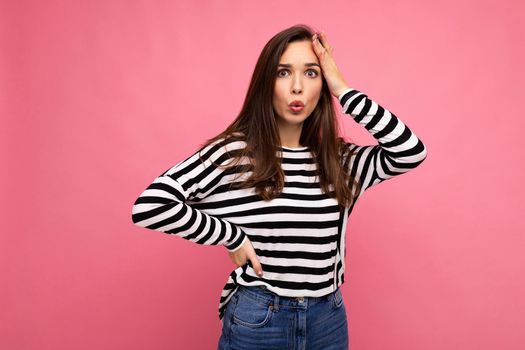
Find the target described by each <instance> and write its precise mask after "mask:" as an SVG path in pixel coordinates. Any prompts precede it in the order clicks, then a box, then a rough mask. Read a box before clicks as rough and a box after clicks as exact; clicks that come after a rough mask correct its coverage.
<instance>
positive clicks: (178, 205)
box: [131, 140, 247, 252]
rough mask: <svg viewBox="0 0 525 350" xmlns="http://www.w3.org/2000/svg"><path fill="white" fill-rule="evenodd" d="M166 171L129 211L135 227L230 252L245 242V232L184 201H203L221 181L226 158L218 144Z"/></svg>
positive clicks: (223, 149)
mask: <svg viewBox="0 0 525 350" xmlns="http://www.w3.org/2000/svg"><path fill="white" fill-rule="evenodd" d="M201 156H202V158H203V160H204V162H201V161H200V159H199V152H198V151H197V152H195V153H194V154H193V155H191V156H190V157H188V158H186V159H185V160H183V161H181V162H179V163H178V164H176V165H174V166H173V167H171V168H170V169H168V170H166V171H165V172H164V173H162V174H161V175H160V176H158V177H157V178H155V179H154V180H153V182H152V183H151V184H150V185H149V186H148V187H147V188H146V189H145V190H144V191H143V192H142V194H141V195H140V196H139V197H138V198H137V200H136V201H135V203H134V204H133V207H132V216H131V218H132V221H133V223H134V224H135V225H137V226H140V227H144V228H147V229H150V230H155V231H160V232H164V233H167V234H174V235H177V236H179V237H181V238H184V239H187V240H189V241H192V242H194V243H197V244H202V245H224V246H225V247H226V249H228V251H230V252H235V251H237V250H238V249H240V248H241V246H242V245H243V243H244V242H245V240H246V239H247V236H246V234H245V233H244V231H243V230H242V229H241V228H239V227H238V226H236V225H235V224H232V223H230V222H228V221H226V220H224V219H221V218H217V217H215V216H212V215H209V214H207V213H205V212H203V211H200V210H198V209H195V208H193V207H192V206H191V205H189V204H187V203H186V201H188V200H193V199H196V198H199V199H202V198H204V197H206V195H207V194H208V193H210V192H211V191H212V189H213V186H214V184H217V182H218V180H219V179H220V177H221V173H222V171H223V170H222V168H218V166H217V165H215V164H213V163H212V160H213V161H214V162H215V163H217V164H221V163H222V162H224V161H226V160H227V159H228V158H229V156H228V153H227V152H226V150H225V148H224V141H223V140H219V141H216V142H214V143H212V144H211V145H209V146H207V147H205V148H203V149H201Z"/></svg>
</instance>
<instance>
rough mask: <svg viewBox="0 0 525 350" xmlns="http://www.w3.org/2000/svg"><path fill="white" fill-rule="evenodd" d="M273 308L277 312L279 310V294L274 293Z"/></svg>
mask: <svg viewBox="0 0 525 350" xmlns="http://www.w3.org/2000/svg"><path fill="white" fill-rule="evenodd" d="M273 309H274V310H275V311H276V312H277V311H279V295H278V294H277V293H275V297H274V298H273Z"/></svg>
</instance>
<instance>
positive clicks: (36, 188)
mask: <svg viewBox="0 0 525 350" xmlns="http://www.w3.org/2000/svg"><path fill="white" fill-rule="evenodd" d="M524 10H525V9H524V6H523V4H522V2H519V1H517V0H516V1H508V0H507V1H496V0H493V1H479V0H470V1H466V0H464V1H457V0H456V1H450V0H449V1H417V0H411V1H408V0H405V1H348V0H345V1H331V2H320V1H305V0H301V1H296V2H295V1H294V2H292V1H289V2H283V1H264V2H263V1H259V2H255V1H145V0H143V1H87V0H83V1H74V2H71V1H8V0H5V1H2V2H1V5H0V40H1V47H0V50H1V51H0V52H1V56H0V58H1V61H0V63H1V64H0V69H1V70H0V88H1V91H0V107H1V109H0V113H1V117H2V119H1V120H2V126H1V128H0V140H1V146H2V147H1V151H0V156H1V157H2V158H1V164H2V168H3V171H2V172H1V175H0V176H1V180H2V190H3V193H4V195H3V196H2V197H3V201H2V204H1V208H0V209H1V212H2V215H1V216H0V217H1V221H2V222H1V232H2V233H1V241H0V243H1V245H0V273H1V275H0V277H1V282H0V285H1V287H0V348H2V349H54V350H61V349H76V350H82V349H126V350H134V349H157V350H161V349H214V348H215V347H216V344H217V341H218V338H219V333H220V322H219V319H218V316H217V306H218V300H219V296H220V294H219V293H220V290H221V288H222V286H223V285H224V283H225V282H226V279H227V276H228V274H229V273H230V272H231V270H233V269H234V265H233V263H232V262H231V261H230V260H229V258H228V254H227V251H226V250H225V248H224V247H217V246H213V247H209V246H200V245H197V244H194V243H191V242H188V241H185V240H183V239H181V238H179V237H175V236H169V235H166V234H163V233H159V232H154V231H148V230H145V229H142V228H139V227H137V226H134V225H133V224H132V222H131V206H132V204H133V202H134V200H135V199H136V197H138V195H139V194H140V193H141V192H142V191H143V190H144V189H145V187H146V186H147V185H148V184H149V183H150V182H151V181H152V180H153V179H154V178H155V177H156V176H157V175H159V174H160V173H161V172H163V171H164V170H165V169H167V168H168V167H170V166H172V165H174V164H175V163H176V162H178V161H179V160H181V159H183V158H184V157H186V156H188V155H190V154H191V153H192V152H194V151H195V150H196V149H197V147H198V146H199V144H200V143H201V142H203V141H204V140H205V139H206V138H209V137H211V136H214V135H215V134H217V133H218V132H220V131H222V130H223V129H224V128H225V127H226V126H227V124H228V123H229V122H231V121H232V120H233V119H234V117H235V116H236V115H237V113H238V112H239V110H240V107H241V104H242V102H243V98H244V96H245V93H246V88H247V86H248V82H249V79H250V77H251V73H252V70H253V68H254V65H255V61H256V59H257V57H258V55H259V53H260V51H261V49H262V47H263V46H264V44H265V43H266V42H267V40H268V39H270V37H271V36H272V35H274V34H275V33H277V32H278V31H280V30H282V29H284V28H286V27H289V26H291V25H293V24H297V23H306V24H309V25H312V26H313V27H314V29H317V30H325V31H326V33H327V35H328V39H329V40H330V44H331V45H332V46H333V47H334V57H335V60H336V62H337V63H338V66H339V68H340V70H341V71H342V72H343V74H344V76H345V78H346V80H347V81H348V82H349V84H350V85H351V86H353V87H355V88H356V89H358V90H361V91H363V92H365V93H367V94H368V95H369V97H371V98H373V99H374V100H376V101H377V102H378V103H380V104H382V105H384V106H385V107H387V108H388V109H390V110H391V111H392V112H394V113H395V114H396V115H397V116H398V117H400V118H401V119H402V120H403V121H404V122H405V123H406V124H407V125H409V126H410V127H411V128H412V129H413V130H414V132H416V133H417V134H418V136H420V137H421V139H422V140H423V141H424V142H425V144H426V145H427V147H428V152H429V153H428V158H427V160H426V161H425V163H423V164H422V165H421V167H419V168H417V169H415V170H414V171H412V172H410V173H408V174H405V175H401V176H400V177H398V178H396V179H393V180H389V181H388V182H385V183H383V184H380V185H377V186H376V187H375V188H374V189H372V190H370V192H367V193H366V194H365V196H363V197H362V198H361V199H360V201H359V202H358V203H357V205H356V208H355V210H354V212H353V214H352V216H351V218H350V221H349V225H348V231H347V254H348V256H347V271H346V281H345V284H344V285H343V287H342V291H343V295H344V298H345V303H346V308H347V313H348V321H349V331H350V343H351V348H352V349H354V350H362V349H404V350H408V349H427V350H431V349H476V350H484V349H523V348H525V323H524V322H523V315H525V301H524V296H525V254H524V248H525V239H524V232H525V225H524V219H523V217H524V216H523V208H524V205H523V199H522V196H523V195H524V192H525V191H524V186H523V179H524V175H525V174H524V167H525V162H524V160H525V159H524V157H523V148H524V146H525V143H524V142H523V141H522V137H523V129H524V127H525V122H524V120H525V117H524V115H523V108H522V102H523V83H524V79H523V78H524V74H523V73H524V70H523V62H524V61H525V57H524V52H523V41H522V40H523V37H524V34H525V33H524V27H523V24H522V23H523V22H522V21H521V19H522V18H521V15H522V14H523V13H524ZM520 21H521V23H520ZM341 125H342V127H343V130H344V132H345V135H346V136H347V137H350V138H352V139H353V140H355V141H356V142H358V143H361V144H375V143H376V142H375V140H374V139H373V138H372V137H371V136H370V135H369V134H368V133H367V132H366V130H365V129H364V128H362V127H360V126H359V125H357V124H356V123H355V122H354V121H353V120H351V119H350V118H349V117H348V116H344V115H342V116H341ZM6 192H7V196H6V195H5V193H6Z"/></svg>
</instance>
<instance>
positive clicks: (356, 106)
mask: <svg viewBox="0 0 525 350" xmlns="http://www.w3.org/2000/svg"><path fill="white" fill-rule="evenodd" d="M338 99H339V102H340V103H341V106H342V107H343V112H344V113H346V114H350V115H351V116H352V118H353V119H354V120H355V121H356V122H358V123H359V124H360V125H362V126H363V127H365V128H366V130H368V132H369V133H370V134H371V135H372V136H373V137H374V138H375V139H377V141H378V143H379V144H378V145H369V146H357V145H352V147H353V149H352V153H353V154H354V155H353V160H352V161H351V163H352V164H351V166H352V167H355V168H356V169H359V173H360V182H361V183H362V184H363V189H362V192H363V191H364V190H366V189H368V188H370V187H372V186H373V185H376V184H378V183H381V182H383V181H384V180H386V179H390V178H392V177H394V176H396V175H400V174H403V173H406V172H408V171H410V170H411V169H414V168H415V167H416V166H418V165H419V164H421V163H422V162H423V161H424V160H425V159H426V157H427V148H426V146H425V144H424V143H423V142H422V141H421V139H420V138H419V137H418V136H417V135H416V134H415V133H414V132H413V131H412V130H410V128H409V127H408V126H406V125H405V123H403V121H401V119H399V118H397V117H396V116H395V115H394V114H393V113H392V112H390V111H389V110H388V109H386V108H384V107H381V106H380V105H379V104H377V103H376V102H375V101H373V100H372V99H370V98H368V96H367V95H365V94H364V93H362V92H361V91H358V90H356V89H353V88H347V89H346V90H344V91H343V92H342V93H341V94H340V95H339V96H338Z"/></svg>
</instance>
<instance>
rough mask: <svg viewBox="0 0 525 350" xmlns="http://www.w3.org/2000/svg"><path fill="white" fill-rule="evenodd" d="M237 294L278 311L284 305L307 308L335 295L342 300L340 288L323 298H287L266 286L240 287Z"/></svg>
mask: <svg viewBox="0 0 525 350" xmlns="http://www.w3.org/2000/svg"><path fill="white" fill-rule="evenodd" d="M237 293H241V294H244V295H246V296H248V297H249V298H252V299H254V300H255V301H258V302H262V303H263V304H267V305H270V304H272V305H273V308H274V309H277V310H278V308H279V306H284V305H286V306H290V307H300V308H307V307H308V306H311V305H314V304H316V303H318V302H320V301H323V300H329V299H330V298H331V297H332V296H333V295H337V296H336V297H339V298H342V296H341V291H340V289H339V287H338V288H337V289H336V290H335V291H333V292H331V293H329V294H327V295H323V296H321V297H285V296H280V295H278V294H276V293H274V292H272V291H271V290H269V289H267V288H266V286H244V285H239V288H238V290H237Z"/></svg>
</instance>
